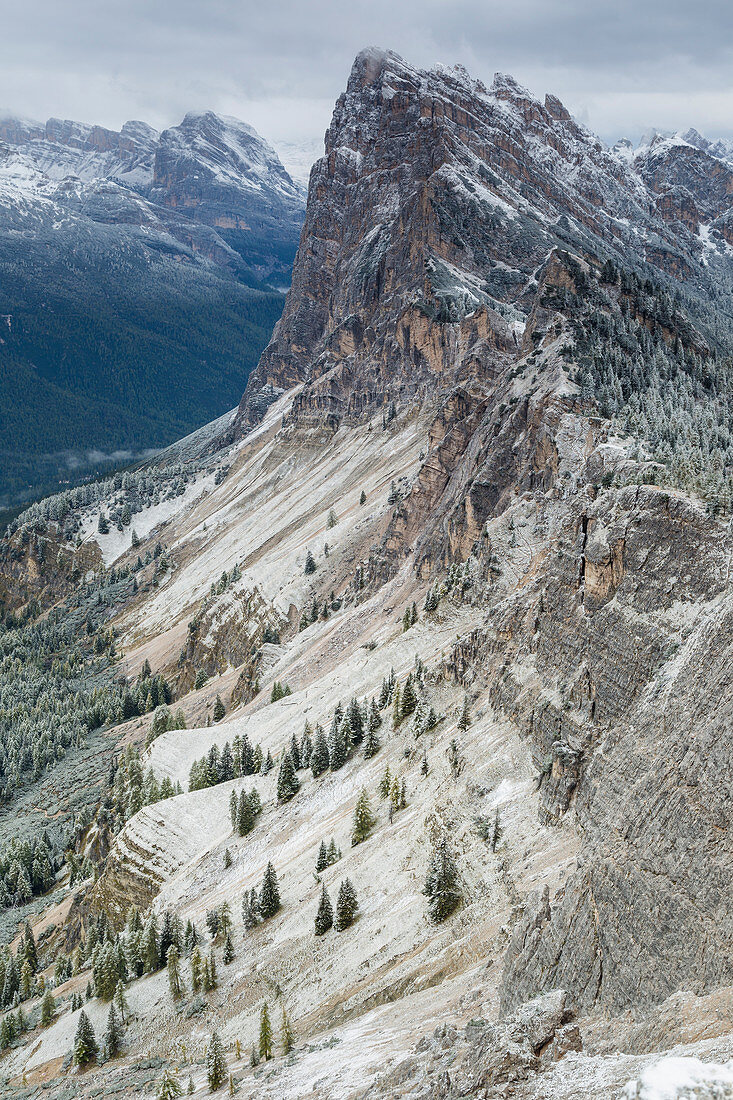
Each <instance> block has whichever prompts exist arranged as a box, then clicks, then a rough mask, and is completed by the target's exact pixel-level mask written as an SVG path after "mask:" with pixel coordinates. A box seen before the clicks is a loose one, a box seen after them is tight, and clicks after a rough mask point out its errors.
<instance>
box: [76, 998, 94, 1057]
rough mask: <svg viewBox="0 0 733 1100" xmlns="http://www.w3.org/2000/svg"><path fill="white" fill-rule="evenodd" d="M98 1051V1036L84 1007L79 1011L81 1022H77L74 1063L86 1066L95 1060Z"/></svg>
mask: <svg viewBox="0 0 733 1100" xmlns="http://www.w3.org/2000/svg"><path fill="white" fill-rule="evenodd" d="M98 1053H99V1046H98V1044H97V1037H96V1035H95V1034H94V1028H93V1027H92V1025H91V1023H90V1020H89V1017H88V1016H87V1014H86V1012H85V1011H84V1009H82V1010H81V1012H80V1013H79V1023H78V1024H77V1027H76V1035H75V1036H74V1064H75V1065H77V1066H86V1065H88V1064H89V1063H90V1062H95V1061H96V1059H97V1054H98Z"/></svg>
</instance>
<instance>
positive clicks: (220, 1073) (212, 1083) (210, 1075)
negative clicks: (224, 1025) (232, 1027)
mask: <svg viewBox="0 0 733 1100" xmlns="http://www.w3.org/2000/svg"><path fill="white" fill-rule="evenodd" d="M226 1072H227V1065H226V1058H225V1057H224V1048H223V1047H222V1045H221V1039H220V1038H219V1033H218V1031H214V1032H213V1033H212V1036H211V1041H210V1042H209V1047H208V1050H207V1051H206V1080H207V1081H208V1083H209V1089H210V1090H211V1091H212V1092H216V1090H217V1089H220V1088H221V1086H222V1085H223V1084H224V1082H225V1080H226Z"/></svg>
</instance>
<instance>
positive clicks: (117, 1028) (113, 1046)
mask: <svg viewBox="0 0 733 1100" xmlns="http://www.w3.org/2000/svg"><path fill="white" fill-rule="evenodd" d="M121 1046H122V1023H121V1021H120V1018H119V1016H118V1015H117V1009H116V1008H115V1006H114V1001H113V1002H112V1004H111V1005H110V1006H109V1015H108V1017H107V1030H106V1031H105V1033H104V1053H105V1055H106V1056H107V1058H116V1057H117V1055H118V1054H119V1053H120V1048H121Z"/></svg>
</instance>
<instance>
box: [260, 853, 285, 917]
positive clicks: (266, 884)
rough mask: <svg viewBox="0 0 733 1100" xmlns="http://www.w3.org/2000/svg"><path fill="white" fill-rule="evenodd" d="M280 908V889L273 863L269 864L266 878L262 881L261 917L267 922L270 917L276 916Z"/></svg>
mask: <svg viewBox="0 0 733 1100" xmlns="http://www.w3.org/2000/svg"><path fill="white" fill-rule="evenodd" d="M279 908H280V889H279V887H278V884H277V875H276V874H275V868H274V867H273V866H272V863H268V864H267V870H266V871H265V877H264V878H263V880H262V889H261V890H260V898H259V909H260V916H261V917H262V919H263V920H267V919H268V917H272V916H274V915H275V913H277V911H278V909H279Z"/></svg>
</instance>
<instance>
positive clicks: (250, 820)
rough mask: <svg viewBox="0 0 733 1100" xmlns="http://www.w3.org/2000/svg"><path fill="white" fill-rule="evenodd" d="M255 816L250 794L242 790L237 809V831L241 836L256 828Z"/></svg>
mask: <svg viewBox="0 0 733 1100" xmlns="http://www.w3.org/2000/svg"><path fill="white" fill-rule="evenodd" d="M254 823H255V818H254V814H253V812H252V802H251V801H250V798H249V795H247V794H246V793H245V791H242V792H241V793H240V795H239V808H238V810H237V832H238V833H239V835H240V836H247V834H248V833H251V832H252V829H253V828H254Z"/></svg>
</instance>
